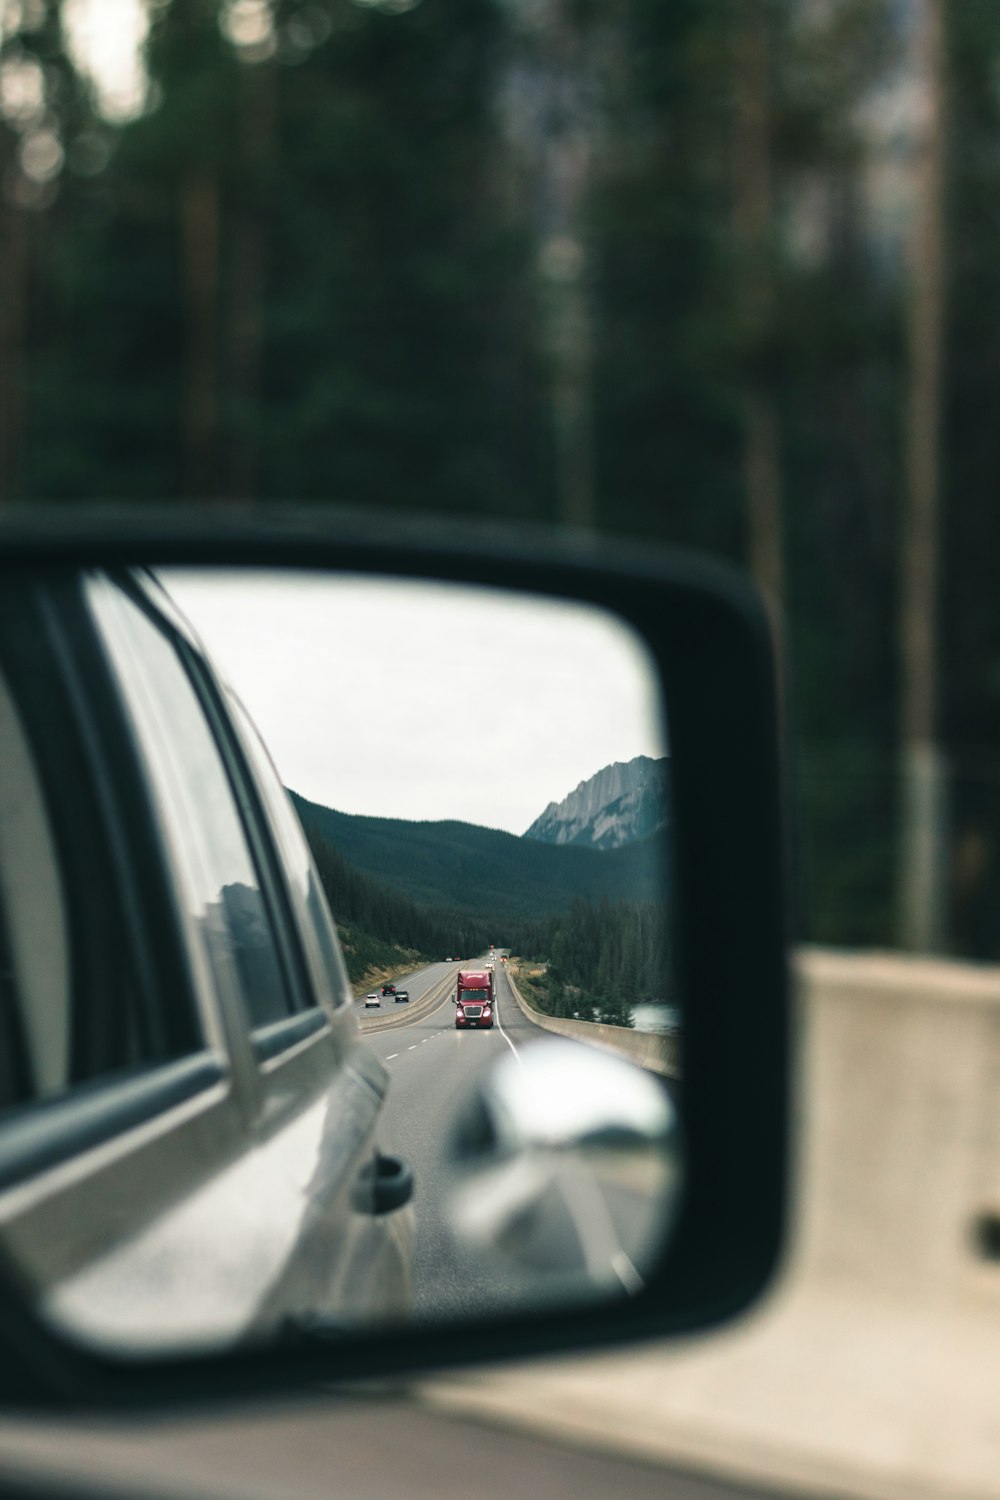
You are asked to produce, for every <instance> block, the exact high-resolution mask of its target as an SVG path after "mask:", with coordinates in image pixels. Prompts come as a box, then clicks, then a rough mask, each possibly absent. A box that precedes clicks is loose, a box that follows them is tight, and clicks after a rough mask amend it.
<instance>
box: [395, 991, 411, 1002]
mask: <svg viewBox="0 0 1000 1500" xmlns="http://www.w3.org/2000/svg"><path fill="white" fill-rule="evenodd" d="M409 998H410V992H409V990H396V991H395V993H394V994H393V999H394V1000H395V1002H396V1004H397V1005H398V1004H399V1003H400V1001H403V1002H404V1003H405V1002H408V1001H409Z"/></svg>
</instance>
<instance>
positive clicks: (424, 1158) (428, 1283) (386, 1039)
mask: <svg viewBox="0 0 1000 1500" xmlns="http://www.w3.org/2000/svg"><path fill="white" fill-rule="evenodd" d="M484 962H485V958H480V959H473V960H466V961H463V962H462V963H460V964H451V965H448V964H433V965H430V966H429V967H427V968H425V969H421V970H419V971H416V972H415V973H413V974H412V975H409V976H405V977H404V978H403V979H402V980H400V981H399V982H400V983H401V984H404V985H406V987H407V988H408V989H409V992H410V996H411V999H410V1002H409V1005H408V1006H403V1005H396V1004H394V1003H393V1001H392V1000H391V999H390V998H389V997H386V998H385V999H384V1000H383V1002H382V1008H381V1011H380V1012H368V1013H367V1014H365V1013H364V1011H363V1009H362V1028H363V1030H364V1032H365V1040H366V1042H367V1044H368V1045H369V1046H370V1047H371V1048H372V1049H373V1050H374V1051H375V1052H376V1054H377V1055H378V1056H379V1058H381V1060H382V1061H383V1062H384V1064H385V1066H386V1067H387V1068H388V1069H389V1072H390V1074H391V1079H392V1082H391V1086H390V1089H389V1098H388V1104H387V1108H386V1113H385V1116H384V1122H383V1128H382V1131H381V1133H380V1134H381V1144H382V1149H383V1150H387V1151H390V1152H391V1153H392V1154H394V1155H397V1156H400V1157H402V1158H403V1159H404V1160H405V1161H406V1162H407V1163H408V1164H409V1166H410V1167H411V1168H412V1170H413V1172H414V1176H415V1180H416V1193H415V1198H414V1203H415V1210H416V1219H417V1238H416V1247H415V1262H414V1312H415V1316H416V1317H417V1318H419V1319H421V1320H429V1321H435V1320H440V1319H441V1318H443V1317H461V1316H464V1315H469V1316H476V1317H482V1316H483V1315H484V1314H485V1313H488V1312H492V1313H496V1314H502V1313H504V1312H507V1313H509V1312H511V1311H512V1310H515V1309H517V1310H523V1309H524V1308H525V1307H526V1306H530V1305H539V1304H545V1303H551V1302H552V1301H553V1300H558V1299H560V1298H561V1299H567V1298H568V1299H570V1300H578V1299H579V1297H580V1295H581V1293H583V1294H584V1296H585V1297H586V1299H587V1300H589V1299H590V1298H592V1297H593V1296H594V1295H595V1278H596V1279H600V1280H601V1281H602V1285H601V1287H600V1295H601V1296H604V1295H607V1294H608V1293H609V1292H610V1293H615V1294H621V1292H622V1289H623V1288H624V1289H625V1290H634V1289H637V1288H638V1287H639V1286H640V1285H641V1271H640V1269H638V1268H637V1265H636V1262H637V1261H640V1260H642V1259H644V1258H645V1254H646V1250H645V1246H646V1245H647V1243H648V1237H649V1234H650V1227H649V1226H650V1222H651V1220H652V1221H653V1222H654V1223H656V1222H657V1221H658V1215H659V1208H658V1206H656V1205H654V1204H653V1203H652V1202H651V1200H650V1197H649V1192H648V1188H647V1185H646V1181H645V1178H642V1180H636V1174H635V1173H634V1172H633V1173H632V1174H631V1176H630V1177H629V1180H624V1179H623V1180H617V1179H616V1178H614V1177H608V1176H605V1178H604V1179H603V1180H602V1181H601V1182H600V1184H599V1186H598V1188H597V1189H596V1190H595V1186H594V1181H593V1176H592V1174H589V1173H580V1172H577V1175H576V1177H573V1176H572V1168H571V1167H566V1168H565V1169H561V1173H560V1178H559V1181H560V1184H561V1187H560V1190H559V1191H548V1192H546V1195H545V1205H544V1210H543V1213H542V1214H540V1215H538V1216H536V1217H537V1218H544V1223H542V1224H541V1225H539V1224H537V1223H536V1226H535V1238H534V1240H533V1242H532V1252H531V1254H532V1263H531V1264H528V1263H526V1258H525V1256H524V1255H523V1254H519V1255H518V1257H517V1259H516V1260H515V1259H512V1258H510V1257H505V1256H501V1255H498V1254H496V1253H495V1252H488V1251H484V1250H482V1249H478V1248H475V1247H473V1246H472V1245H471V1244H470V1243H469V1241H468V1239H467V1238H463V1236H462V1235H461V1234H460V1233H459V1232H457V1231H456V1228H455V1216H454V1202H455V1197H454V1195H455V1192H456V1188H458V1187H460V1185H461V1183H462V1181H463V1179H462V1176H461V1172H460V1169H458V1168H457V1167H456V1164H455V1161H454V1156H453V1145H454V1141H455V1139H456V1136H457V1133H458V1126H459V1120H460V1119H461V1118H463V1117H464V1116H465V1115H466V1112H467V1111H468V1110H469V1109H470V1106H471V1104H472V1102H473V1099H474V1096H475V1094H476V1091H477V1089H478V1088H480V1087H482V1085H483V1084H484V1082H485V1081H486V1080H487V1079H488V1078H489V1076H490V1074H491V1072H492V1070H494V1069H495V1068H496V1067H497V1065H498V1064H500V1063H501V1062H503V1060H504V1059H514V1060H515V1063H516V1062H517V1061H519V1060H520V1058H521V1056H522V1054H523V1052H524V1049H525V1048H530V1047H533V1046H538V1045H539V1044H542V1045H546V1044H547V1045H550V1046H551V1045H552V1041H551V1038H550V1037H549V1036H548V1034H547V1033H546V1032H544V1031H542V1030H541V1029H540V1028H539V1027H537V1026H536V1025H535V1024H534V1023H533V1022H532V1021H530V1020H529V1019H528V1017H527V1016H526V1015H525V1014H524V1012H523V1011H522V1010H521V1008H520V1006H519V1005H518V1004H517V1003H516V1001H515V1000H514V997H513V995H512V993H511V990H510V985H509V980H508V977H507V974H506V971H505V970H504V968H503V966H502V965H501V964H500V963H499V962H497V966H496V970H495V974H494V982H495V989H496V1000H495V1014H496V1025H495V1026H494V1027H493V1028H492V1030H469V1031H456V1030H455V1025H454V1005H453V1003H452V1002H453V996H454V992H455V977H456V975H457V973H458V970H459V969H460V968H464V969H473V968H476V967H481V966H482V964H483V963H484ZM382 1028H385V1029H382ZM559 1045H561V1046H563V1047H566V1046H573V1045H578V1046H580V1048H581V1051H584V1052H589V1048H586V1047H585V1046H584V1044H582V1043H577V1044H572V1043H567V1042H565V1041H561V1042H560V1044H559Z"/></svg>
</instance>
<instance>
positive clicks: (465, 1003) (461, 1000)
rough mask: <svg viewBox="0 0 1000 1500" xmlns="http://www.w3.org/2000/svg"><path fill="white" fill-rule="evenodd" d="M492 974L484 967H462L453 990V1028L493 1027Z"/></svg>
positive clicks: (463, 1029) (460, 1029)
mask: <svg viewBox="0 0 1000 1500" xmlns="http://www.w3.org/2000/svg"><path fill="white" fill-rule="evenodd" d="M493 1013H494V1004H493V975H492V973H490V972H488V971H487V970H486V969H462V970H460V971H459V975H458V985H457V988H456V990H455V1030H456V1031H468V1030H469V1029H470V1028H472V1027H483V1028H487V1029H489V1030H492V1028H493Z"/></svg>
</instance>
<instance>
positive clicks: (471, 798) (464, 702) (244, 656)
mask: <svg viewBox="0 0 1000 1500" xmlns="http://www.w3.org/2000/svg"><path fill="white" fill-rule="evenodd" d="M161 577H162V578H163V581H164V582H165V583H166V585H167V586H168V588H169V589H170V592H171V593H172V594H173V596H174V598H175V599H176V600H177V602H178V604H179V605H180V606H181V608H182V609H183V611H184V613H185V614H186V615H187V617H188V619H189V620H190V621H191V623H192V624H193V625H194V627H195V629H196V630H197V631H198V633H199V635H200V636H201V638H202V640H203V641H204V642H205V644H206V646H207V647H208V650H209V652H210V654H211V656H212V657H213V659H214V661H215V662H216V665H217V666H218V667H219V668H220V670H221V671H222V673H223V675H224V676H225V677H226V678H227V680H228V681H229V682H230V683H231V684H232V686H233V687H234V688H235V689H236V691H237V692H238V693H239V695H240V697H241V698H242V699H243V701H244V703H245V704H246V706H247V708H248V709H249V710H250V713H251V715H252V717H253V718H254V720H255V721H256V723H257V725H258V727H259V729H260V730H261V733H262V734H263V736H264V739H265V740H266V741H267V744H268V747H269V749H270V751H271V754H272V755H273V757H274V760H275V763H276V764H277V767H278V770H279V771H280V773H281V775H282V778H283V779H284V781H285V784H286V785H287V786H289V787H291V788H293V789H294V790H295V791H297V792H300V793H301V794H302V795H303V796H305V797H308V798H310V800H312V801H314V802H320V803H322V804H324V805H325V806H327V807H335V808H338V809H340V810H341V811H343V812H351V813H373V814H376V815H378V816H381V817H393V818H415V819H424V818H429V819H436V818H460V819H462V820H464V821H466V822H470V823H481V824H484V825H485V826H487V827H491V828H505V829H507V830H509V831H510V832H511V833H523V832H524V830H525V829H526V828H527V827H528V825H529V824H530V823H531V822H533V821H534V819H535V818H536V817H537V816H538V814H539V813H540V812H542V811H543V809H544V808H545V807H546V806H547V804H548V803H549V802H551V801H556V802H558V801H560V800H561V799H562V798H563V797H565V796H566V794H567V793H568V792H571V791H572V790H573V788H574V787H576V786H577V785H578V783H579V782H581V781H584V780H586V779H587V777H589V776H592V775H593V774H594V772H595V771H598V770H600V769H601V768H602V767H603V766H606V765H609V764H610V763H611V762H612V761H615V760H620V761H627V760H631V759H632V758H633V757H634V756H636V755H651V756H659V755H663V754H665V753H666V743H665V735H664V730H663V727H662V725H661V722H660V704H659V694H658V691H657V689H656V688H655V686H654V683H653V676H652V669H651V666H650V664H649V660H648V657H647V655H646V652H645V648H644V647H643V645H642V643H641V642H640V641H639V640H638V639H637V638H636V637H634V636H633V634H632V632H631V631H630V630H629V629H628V627H626V626H625V625H624V624H622V623H621V622H620V621H618V620H617V619H616V618H614V617H613V616H610V615H607V614H605V613H604V612H603V611H600V610H596V609H592V608H590V607H582V606H576V605H566V604H562V603H558V602H556V601H551V600H541V599H537V598H524V599H519V598H516V597H513V596H510V595H505V594H502V593H499V592H496V593H494V592H492V591H491V590H489V589H483V588H466V587H464V586H453V585H440V584H423V583H416V584H414V583H409V582H404V581H400V580H396V579H363V580H359V579H353V578H349V577H346V576H343V577H332V576H329V575H326V576H321V575H312V574H282V573H275V574H265V575H261V574H256V575H255V574H251V573H239V572H227V573H219V572H208V573H204V572H203V573H192V572H178V571H176V570H171V571H169V572H163V573H161Z"/></svg>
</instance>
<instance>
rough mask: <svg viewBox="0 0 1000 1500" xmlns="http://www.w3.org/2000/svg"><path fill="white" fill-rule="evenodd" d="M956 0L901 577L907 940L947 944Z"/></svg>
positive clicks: (924, 164)
mask: <svg viewBox="0 0 1000 1500" xmlns="http://www.w3.org/2000/svg"><path fill="white" fill-rule="evenodd" d="M945 5H946V0H925V9H924V15H923V21H922V25H921V31H920V35H919V39H918V49H919V50H918V58H917V68H918V76H919V80H920V98H921V103H922V118H921V120H920V122H919V125H918V132H919V134H918V141H917V152H916V162H915V173H914V186H915V216H914V230H913V240H912V244H911V279H910V305H909V345H910V388H909V403H908V410H907V414H906V421H907V432H906V480H907V494H906V514H905V518H904V530H903V544H902V557H901V572H902V576H901V579H900V645H901V655H902V702H901V737H902V764H901V778H902V806H901V824H900V850H899V856H900V870H899V882H900V883H899V897H900V933H899V937H900V943H901V946H902V947H904V948H910V949H916V950H920V951H931V952H933V951H937V950H940V949H941V948H942V947H943V946H944V942H945V927H946V920H945V890H946V868H945V866H946V858H947V796H946V767H945V762H944V757H943V755H942V752H941V748H940V745H939V743H938V737H937V735H938V726H937V697H938V680H937V635H938V539H939V529H940V528H939V512H940V503H941V480H940V474H941V401H942V383H943V380H942V362H943V343H944V311H945V308H944V304H945V255H946V249H945V136H946V122H945V77H944V74H945V60H944V20H945Z"/></svg>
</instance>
